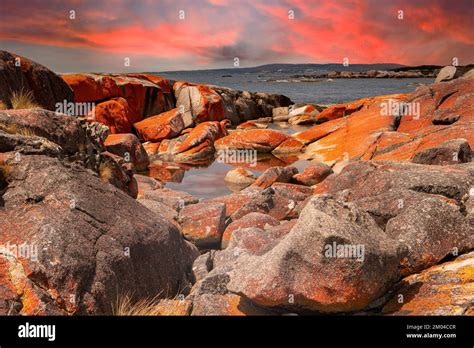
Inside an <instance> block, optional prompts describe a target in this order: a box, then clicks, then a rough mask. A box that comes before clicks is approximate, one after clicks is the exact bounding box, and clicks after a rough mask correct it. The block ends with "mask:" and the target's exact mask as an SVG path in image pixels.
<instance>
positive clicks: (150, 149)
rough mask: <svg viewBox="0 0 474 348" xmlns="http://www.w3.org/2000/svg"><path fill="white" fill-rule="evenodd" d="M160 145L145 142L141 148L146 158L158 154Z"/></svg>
mask: <svg viewBox="0 0 474 348" xmlns="http://www.w3.org/2000/svg"><path fill="white" fill-rule="evenodd" d="M160 144H161V143H153V142H151V141H147V142H145V143H143V144H142V145H143V148H144V149H145V151H146V153H147V154H148V157H152V156H154V155H156V154H157V153H158V150H159V148H160Z"/></svg>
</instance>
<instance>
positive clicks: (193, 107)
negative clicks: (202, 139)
mask: <svg viewBox="0 0 474 348" xmlns="http://www.w3.org/2000/svg"><path fill="white" fill-rule="evenodd" d="M173 90H174V93H175V97H176V106H177V107H178V108H182V109H183V110H182V111H183V115H184V116H183V119H184V124H185V127H189V126H192V125H193V124H194V123H196V124H197V123H201V122H204V121H222V120H224V119H225V106H224V102H223V101H222V98H221V96H220V95H219V94H218V93H217V92H216V91H214V90H213V89H211V88H210V87H209V86H207V85H195V84H192V83H188V82H185V81H177V82H175V83H174V85H173Z"/></svg>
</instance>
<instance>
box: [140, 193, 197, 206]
mask: <svg viewBox="0 0 474 348" xmlns="http://www.w3.org/2000/svg"><path fill="white" fill-rule="evenodd" d="M143 198H145V199H151V200H154V201H158V202H161V203H163V204H165V205H167V206H168V207H170V208H173V209H174V210H178V211H179V210H181V209H183V208H184V207H185V206H187V205H189V204H195V203H198V202H199V199H197V198H196V197H194V196H192V195H190V194H189V193H187V192H182V191H175V190H171V189H167V188H163V189H158V190H154V191H145V192H144V194H143Z"/></svg>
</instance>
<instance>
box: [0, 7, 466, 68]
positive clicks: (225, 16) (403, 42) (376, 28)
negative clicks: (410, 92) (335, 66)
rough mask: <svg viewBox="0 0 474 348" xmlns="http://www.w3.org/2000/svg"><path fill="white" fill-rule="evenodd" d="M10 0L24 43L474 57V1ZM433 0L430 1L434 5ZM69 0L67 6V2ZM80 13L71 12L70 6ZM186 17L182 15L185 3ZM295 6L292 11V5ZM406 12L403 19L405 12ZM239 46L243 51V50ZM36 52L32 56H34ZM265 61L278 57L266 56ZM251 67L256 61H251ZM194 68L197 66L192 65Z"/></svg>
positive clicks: (201, 52)
mask: <svg viewBox="0 0 474 348" xmlns="http://www.w3.org/2000/svg"><path fill="white" fill-rule="evenodd" d="M29 5H30V6H29V7H28V6H27V5H25V4H23V5H19V4H18V2H16V1H14V0H11V1H9V0H6V5H5V9H4V13H6V17H5V18H4V19H3V20H2V21H0V39H3V40H10V41H15V42H20V43H23V44H40V45H50V46H56V47H63V48H64V49H65V50H67V49H68V48H79V49H82V48H85V49H89V50H92V51H96V52H98V54H99V53H100V52H102V53H103V52H111V53H118V54H129V55H132V54H139V55H145V56H150V57H153V58H154V59H160V58H163V59H169V58H172V59H176V62H177V65H179V64H178V63H179V61H180V59H186V60H187V61H190V59H191V57H192V61H193V62H196V64H198V65H199V64H202V65H209V66H212V64H213V63H214V62H216V61H219V54H222V55H226V54H227V55H228V54H229V53H228V52H232V53H233V52H234V51H237V54H238V55H239V56H240V55H242V56H245V57H246V59H247V61H248V62H251V63H253V64H254V65H255V64H261V63H270V62H275V61H286V62H288V61H291V60H295V62H304V61H306V62H342V59H343V58H345V57H347V58H349V62H352V63H375V62H396V63H402V64H412V65H414V64H449V62H450V61H451V59H452V57H458V58H459V60H460V63H461V64H463V63H472V61H473V60H474V37H473V36H472V35H470V31H471V28H472V27H473V26H472V24H473V23H472V18H473V17H474V15H473V6H472V4H471V3H470V2H469V1H463V0H459V1H457V2H456V4H451V3H446V2H445V1H443V0H438V1H430V2H429V3H427V2H425V1H423V0H419V1H409V0H398V1H396V2H391V3H389V4H388V3H386V2H384V1H375V0H333V1H317V2H315V1H306V0H280V1H268V0H265V1H264V0H252V1H250V0H242V1H232V0H208V2H189V1H180V0H176V1H171V0H162V1H160V3H159V4H157V3H155V2H148V1H144V2H136V3H135V2H127V1H124V0H116V1H114V6H106V4H95V3H92V2H87V1H86V2H85V4H84V3H83V2H75V1H74V2H70V3H69V4H67V3H66V5H64V2H57V3H55V4H54V3H53V4H52V5H50V4H49V2H48V3H45V2H38V3H37V4H36V6H35V7H34V8H33V5H32V3H29ZM428 5H429V6H428ZM61 6H62V7H61ZM70 8H74V9H76V10H77V14H78V18H77V19H76V20H75V21H71V20H69V19H68V18H67V16H68V13H69V9H70ZM180 10H184V11H185V13H186V18H185V19H184V20H179V18H178V11H180ZM290 10H291V11H294V16H295V17H294V19H290V18H289V12H288V11H290ZM400 10H402V11H403V14H404V19H403V20H399V19H398V18H397V16H398V11H400ZM239 50H241V51H242V50H244V51H245V52H241V54H239V52H238V51H239ZM32 58H34V57H32ZM266 59H269V60H270V59H271V61H268V60H266ZM247 65H249V64H248V63H247ZM191 68H192V67H191Z"/></svg>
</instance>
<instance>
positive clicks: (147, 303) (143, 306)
mask: <svg viewBox="0 0 474 348" xmlns="http://www.w3.org/2000/svg"><path fill="white" fill-rule="evenodd" d="M158 303H159V300H157V298H153V299H148V300H146V299H145V300H139V301H138V302H134V301H133V300H132V297H131V296H130V295H124V296H120V297H119V298H118V299H117V303H116V304H115V306H113V307H112V314H113V315H117V316H151V315H160V310H159V307H158Z"/></svg>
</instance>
